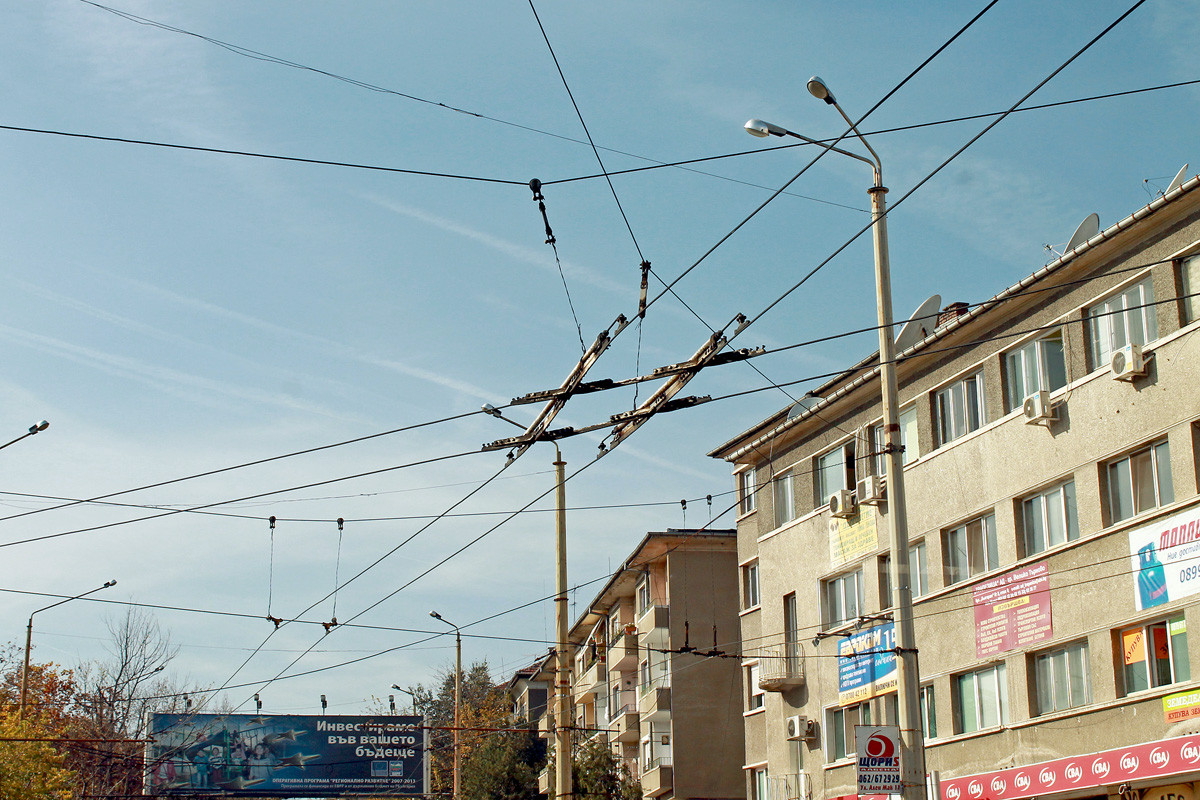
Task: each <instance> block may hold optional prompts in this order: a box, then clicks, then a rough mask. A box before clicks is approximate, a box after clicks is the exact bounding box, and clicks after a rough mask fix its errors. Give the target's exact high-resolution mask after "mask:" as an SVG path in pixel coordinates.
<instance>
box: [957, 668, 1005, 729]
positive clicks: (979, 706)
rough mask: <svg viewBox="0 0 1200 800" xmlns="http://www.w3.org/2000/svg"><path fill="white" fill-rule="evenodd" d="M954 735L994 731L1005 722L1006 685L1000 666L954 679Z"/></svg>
mask: <svg viewBox="0 0 1200 800" xmlns="http://www.w3.org/2000/svg"><path fill="white" fill-rule="evenodd" d="M954 692H955V696H956V698H957V700H958V714H957V719H956V720H955V727H956V728H957V731H958V733H970V732H972V731H979V730H983V729H984V728H994V727H996V726H997V725H1004V724H1005V723H1007V722H1008V685H1007V684H1006V682H1005V676H1004V663H1003V662H1001V663H999V664H996V665H994V666H991V667H987V668H986V669H980V670H976V671H974V672H968V673H967V674H965V675H956V676H954Z"/></svg>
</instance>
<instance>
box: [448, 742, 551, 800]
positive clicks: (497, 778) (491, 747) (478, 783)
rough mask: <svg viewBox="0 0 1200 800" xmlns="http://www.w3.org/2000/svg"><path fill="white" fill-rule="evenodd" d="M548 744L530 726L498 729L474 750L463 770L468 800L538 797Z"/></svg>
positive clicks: (523, 799)
mask: <svg viewBox="0 0 1200 800" xmlns="http://www.w3.org/2000/svg"><path fill="white" fill-rule="evenodd" d="M545 763H546V744H545V742H543V741H542V740H541V739H540V738H538V736H537V734H536V733H535V732H534V731H532V730H530V729H528V728H520V729H518V730H514V731H505V732H495V733H492V734H491V735H489V736H488V737H487V738H486V739H485V740H484V742H483V743H482V744H481V745H480V746H479V747H477V748H476V749H475V751H474V752H473V753H472V754H471V760H470V765H469V768H468V769H467V770H466V771H464V772H463V776H462V794H463V798H464V800H538V797H539V794H538V780H537V779H538V772H540V771H541V769H542V767H543V766H544V765H545Z"/></svg>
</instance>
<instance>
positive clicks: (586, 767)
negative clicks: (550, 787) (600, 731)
mask: <svg viewBox="0 0 1200 800" xmlns="http://www.w3.org/2000/svg"><path fill="white" fill-rule="evenodd" d="M574 777H575V781H574V783H575V797H576V798H577V800H640V798H641V796H642V785H641V783H639V782H638V780H637V779H636V778H634V777H633V775H632V774H631V773H630V771H629V767H627V766H625V762H623V761H621V760H620V759H619V758H617V757H616V755H615V754H613V751H612V748H610V747H609V746H608V744H606V743H605V742H602V741H599V740H598V739H594V740H592V741H590V742H585V743H584V744H583V746H581V747H579V748H578V749H576V751H575V765H574Z"/></svg>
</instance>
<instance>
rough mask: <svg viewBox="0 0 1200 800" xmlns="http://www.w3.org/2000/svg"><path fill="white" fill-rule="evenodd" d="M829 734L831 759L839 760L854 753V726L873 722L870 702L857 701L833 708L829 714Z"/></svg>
mask: <svg viewBox="0 0 1200 800" xmlns="http://www.w3.org/2000/svg"><path fill="white" fill-rule="evenodd" d="M827 719H828V727H829V735H828V737H827V739H826V741H827V742H828V745H829V760H830V761H837V760H838V759H841V758H850V757H852V756H853V755H854V752H855V747H854V726H855V725H870V724H871V706H870V704H869V703H856V704H854V705H851V706H843V707H842V708H831V709H830V710H829V711H828V714H827Z"/></svg>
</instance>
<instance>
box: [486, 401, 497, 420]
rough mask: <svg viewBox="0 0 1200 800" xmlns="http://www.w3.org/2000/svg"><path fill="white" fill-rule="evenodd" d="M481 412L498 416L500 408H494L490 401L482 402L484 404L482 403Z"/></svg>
mask: <svg viewBox="0 0 1200 800" xmlns="http://www.w3.org/2000/svg"><path fill="white" fill-rule="evenodd" d="M483 413H485V414H489V415H491V416H493V417H499V416H500V409H498V408H496V407H495V406H494V405H492V404H491V403H484V405H483Z"/></svg>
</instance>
